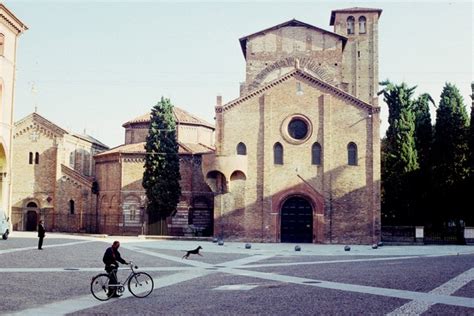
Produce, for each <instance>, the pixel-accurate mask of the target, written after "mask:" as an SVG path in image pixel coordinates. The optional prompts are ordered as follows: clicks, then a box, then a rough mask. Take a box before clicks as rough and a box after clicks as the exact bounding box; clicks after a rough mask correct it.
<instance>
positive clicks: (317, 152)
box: [311, 143, 321, 165]
mask: <svg viewBox="0 0 474 316" xmlns="http://www.w3.org/2000/svg"><path fill="white" fill-rule="evenodd" d="M311 163H312V164H313V165H320V164H321V145H320V144H319V143H314V144H313V147H312V148H311Z"/></svg>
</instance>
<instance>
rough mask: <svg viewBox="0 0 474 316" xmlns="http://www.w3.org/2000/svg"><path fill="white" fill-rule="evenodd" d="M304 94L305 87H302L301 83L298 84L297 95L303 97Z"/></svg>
mask: <svg viewBox="0 0 474 316" xmlns="http://www.w3.org/2000/svg"><path fill="white" fill-rule="evenodd" d="M302 94H303V86H302V85H301V82H297V83H296V95H302Z"/></svg>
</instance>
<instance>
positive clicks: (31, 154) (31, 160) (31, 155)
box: [29, 152, 33, 165]
mask: <svg viewBox="0 0 474 316" xmlns="http://www.w3.org/2000/svg"><path fill="white" fill-rule="evenodd" d="M29 162H30V165H32V164H33V153H32V152H30V159H29Z"/></svg>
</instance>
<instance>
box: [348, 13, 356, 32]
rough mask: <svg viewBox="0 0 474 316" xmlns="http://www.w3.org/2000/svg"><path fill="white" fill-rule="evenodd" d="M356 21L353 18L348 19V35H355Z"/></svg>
mask: <svg viewBox="0 0 474 316" xmlns="http://www.w3.org/2000/svg"><path fill="white" fill-rule="evenodd" d="M354 24H355V19H354V17H353V16H350V17H348V18H347V34H354Z"/></svg>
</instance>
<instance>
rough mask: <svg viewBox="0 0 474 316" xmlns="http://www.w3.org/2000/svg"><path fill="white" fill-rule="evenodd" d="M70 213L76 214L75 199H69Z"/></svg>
mask: <svg viewBox="0 0 474 316" xmlns="http://www.w3.org/2000/svg"><path fill="white" fill-rule="evenodd" d="M69 213H70V214H74V201H73V200H69Z"/></svg>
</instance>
